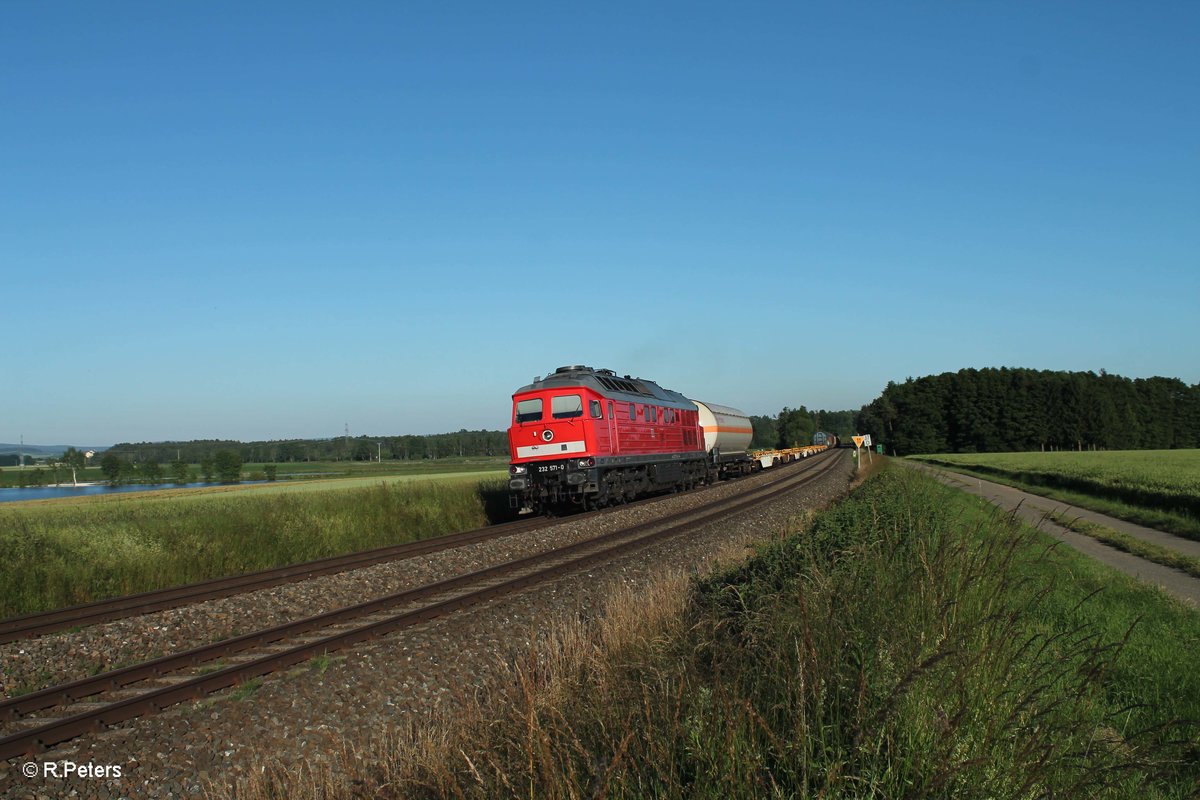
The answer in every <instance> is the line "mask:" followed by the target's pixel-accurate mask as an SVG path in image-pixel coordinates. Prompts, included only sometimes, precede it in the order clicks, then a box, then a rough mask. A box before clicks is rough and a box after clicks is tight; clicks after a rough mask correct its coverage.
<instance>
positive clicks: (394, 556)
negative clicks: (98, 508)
mask: <svg viewBox="0 0 1200 800" xmlns="http://www.w3.org/2000/svg"><path fill="white" fill-rule="evenodd" d="M701 491H703V490H701ZM660 499H662V498H661V497H649V498H645V499H642V500H637V501H635V502H633V503H628V504H626V505H622V506H615V507H612V508H605V509H601V510H599V511H589V512H585V513H587V514H589V515H591V514H607V513H613V512H615V511H619V510H621V509H623V508H629V507H631V506H636V505H641V504H643V503H653V502H656V501H658V500H660ZM561 522H562V519H561V518H546V517H536V518H533V519H523V520H515V521H513V522H507V523H502V524H499V525H488V526H485V527H482V528H474V529H472V530H469V531H460V532H458V533H450V534H445V535H442V536H436V537H432V538H429V539H421V540H418V541H414V542H404V543H402V544H395V545H388V546H386V547H379V548H374V549H372V550H362V551H358V552H355V553H347V554H345V555H340V556H330V557H328V558H321V559H316V560H313V561H306V562H303V563H300V564H289V565H286V566H282V567H272V568H270V569H265V570H258V571H255V572H247V573H243V574H241V575H231V576H228V577H223V578H213V579H212V580H207V581H201V582H198V583H189V584H185V585H183V586H171V587H167V588H165V589H155V590H153V591H149V592H140V593H138V594H131V595H123V596H121V597H114V598H111V599H108V600H97V601H95V602H91V603H83V604H80V605H75V606H67V607H65V608H58V609H54V610H51V611H43V612H37V613H33V614H23V615H21V616H18V617H9V618H7V619H0V644H7V643H8V642H15V641H18V640H20V639H29V638H33V637H35V636H43V635H45V634H48V633H54V632H56V631H61V630H67V629H69V628H82V627H85V626H87V625H96V624H99V623H102V622H111V621H113V620H117V619H124V618H126V617H135V616H138V615H141V614H151V613H154V612H155V611H165V610H167V609H171V608H178V607H180V606H185V605H190V604H192V603H200V602H204V601H205V600H215V599H219V598H223V597H232V596H234V595H237V594H244V593H247V592H253V591H258V590H259V589H269V588H271V587H273V586H280V585H283V584H285V583H297V582H299V581H305V580H309V579H310V578H316V577H319V576H321V575H333V574H336V573H339V572H348V571H350V570H355V569H362V568H363V567H369V566H372V565H374V564H383V563H386V562H388V561H399V560H403V559H406V558H415V557H416V556H422V555H428V554H430V553H437V552H441V551H443V550H450V549H453V548H456V547H464V546H466V545H469V544H475V543H476V542H482V541H486V540H488V539H495V538H500V537H503V536H512V535H514V534H518V533H524V532H525V531H530V530H537V529H539V528H545V527H548V526H550V525H556V524H559V523H561Z"/></svg>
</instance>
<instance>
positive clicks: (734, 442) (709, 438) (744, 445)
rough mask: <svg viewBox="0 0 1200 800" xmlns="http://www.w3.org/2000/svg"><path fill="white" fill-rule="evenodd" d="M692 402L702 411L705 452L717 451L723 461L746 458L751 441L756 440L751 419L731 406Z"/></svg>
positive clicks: (701, 421)
mask: <svg viewBox="0 0 1200 800" xmlns="http://www.w3.org/2000/svg"><path fill="white" fill-rule="evenodd" d="M692 402H693V403H695V404H696V408H697V409H699V411H700V426H701V427H702V428H704V450H705V451H706V452H708V453H712V452H713V450H714V449H716V450H717V452H718V457H719V458H720V460H722V461H727V460H729V459H734V458H743V457H745V456H746V450H747V449H748V448H749V447H750V440H751V439H753V438H754V429H753V427H752V426H751V424H750V418H749V417H747V416H746V415H745V414H743V413H742V412H741V411H738V410H737V409H736V408H730V407H729V406H719V405H717V404H716V403H701V402H700V401H699V400H693V401H692Z"/></svg>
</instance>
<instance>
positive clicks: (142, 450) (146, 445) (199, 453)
mask: <svg viewBox="0 0 1200 800" xmlns="http://www.w3.org/2000/svg"><path fill="white" fill-rule="evenodd" d="M220 452H231V453H234V454H236V455H237V456H238V457H239V458H241V461H242V463H287V462H296V461H375V460H376V459H382V460H419V459H426V458H430V459H432V458H448V457H450V456H497V455H505V454H507V453H508V434H507V433H506V432H505V431H468V430H466V429H465V428H464V429H463V430H460V431H458V432H457V433H438V434H431V435H427V436H416V435H406V436H356V437H337V438H335V439H285V440H279V441H262V442H237V441H230V440H217V439H205V440H198V441H190V442H141V443H137V444H131V443H128V442H123V443H121V444H118V445H114V446H113V447H111V448H109V449H108V450H106V451H105V455H106V456H107V455H115V456H116V457H117V458H121V459H124V460H126V461H128V462H130V463H131V464H140V463H143V462H148V461H153V462H157V463H171V462H183V463H190V464H203V463H204V461H205V460H207V459H213V458H215V457H216V455H217V454H218V453H220Z"/></svg>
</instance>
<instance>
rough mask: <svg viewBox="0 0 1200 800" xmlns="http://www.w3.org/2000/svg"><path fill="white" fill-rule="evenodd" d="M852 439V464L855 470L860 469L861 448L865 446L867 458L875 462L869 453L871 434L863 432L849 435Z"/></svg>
mask: <svg viewBox="0 0 1200 800" xmlns="http://www.w3.org/2000/svg"><path fill="white" fill-rule="evenodd" d="M850 438H851V439H853V440H854V464H855V467H854V468H855V470H856V471H857V470H859V469H862V449H863V448H864V447H866V448H867V460H868V461H870V462H871V463H875V458H874V456H872V455H871V434H869V433H867V434H863V435H861V436H851V437H850Z"/></svg>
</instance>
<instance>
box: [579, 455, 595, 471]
mask: <svg viewBox="0 0 1200 800" xmlns="http://www.w3.org/2000/svg"><path fill="white" fill-rule="evenodd" d="M579 466H580V467H581V468H583V469H587V468H588V467H594V466H596V459H594V458H581V459H579Z"/></svg>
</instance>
